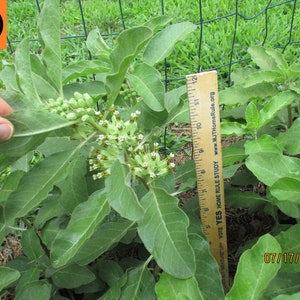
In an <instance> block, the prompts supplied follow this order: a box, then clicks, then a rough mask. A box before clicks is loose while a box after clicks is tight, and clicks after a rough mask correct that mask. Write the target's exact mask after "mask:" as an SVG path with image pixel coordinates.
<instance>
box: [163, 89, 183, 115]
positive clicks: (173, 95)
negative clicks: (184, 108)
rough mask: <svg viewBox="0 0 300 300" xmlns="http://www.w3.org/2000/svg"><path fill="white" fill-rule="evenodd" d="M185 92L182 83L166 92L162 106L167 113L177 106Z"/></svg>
mask: <svg viewBox="0 0 300 300" xmlns="http://www.w3.org/2000/svg"><path fill="white" fill-rule="evenodd" d="M186 92H187V91H186V85H183V86H180V87H178V88H175V89H172V90H171V91H169V92H167V93H166V96H165V105H164V106H165V108H166V110H167V111H168V112H169V113H171V112H172V111H173V110H174V109H176V107H178V105H179V104H180V99H181V97H182V96H183V95H185V94H186Z"/></svg>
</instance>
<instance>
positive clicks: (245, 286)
mask: <svg viewBox="0 0 300 300" xmlns="http://www.w3.org/2000/svg"><path fill="white" fill-rule="evenodd" d="M269 252H272V253H273V252H274V253H279V252H281V248H280V245H279V243H278V242H277V241H276V239H275V238H274V237H272V236H271V235H270V234H266V235H264V236H262V237H261V238H259V240H258V241H257V243H256V244H255V245H254V246H253V247H252V248H251V249H249V250H246V251H245V252H244V253H243V254H242V256H241V257H240V261H239V264H238V268H237V271H236V274H235V277H234V283H233V286H232V288H231V290H230V291H229V293H228V294H227V295H226V300H231V299H234V300H235V299H253V300H254V299H261V298H260V296H261V294H262V292H263V291H264V290H265V289H266V288H267V286H268V284H269V283H270V281H271V280H272V279H273V278H274V277H275V275H276V274H277V272H278V270H279V269H280V265H281V264H280V263H275V264H272V263H266V262H265V261H264V254H265V253H269Z"/></svg>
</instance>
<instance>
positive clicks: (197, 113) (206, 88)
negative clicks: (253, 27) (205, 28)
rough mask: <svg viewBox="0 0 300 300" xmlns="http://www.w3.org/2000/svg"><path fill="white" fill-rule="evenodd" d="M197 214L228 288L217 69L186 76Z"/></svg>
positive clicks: (225, 286) (225, 287)
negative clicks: (197, 206)
mask: <svg viewBox="0 0 300 300" xmlns="http://www.w3.org/2000/svg"><path fill="white" fill-rule="evenodd" d="M186 79H187V90H188V99H189V109H190V119H191V125H192V137H193V147H194V161H195V165H196V174H197V188H198V198H199V206H200V217H201V223H202V228H203V232H204V233H205V235H206V236H207V238H208V241H209V243H210V248H211V252H212V254H213V256H214V257H215V258H216V260H217V262H218V264H219V268H220V272H221V275H222V279H223V285H224V289H225V290H228V285H229V277H228V258H227V237H226V216H225V200H224V182H223V174H222V170H223V165H222V148H221V134H220V112H219V102H218V81H217V72H216V71H210V72H204V73H198V74H192V75H188V76H187V77H186Z"/></svg>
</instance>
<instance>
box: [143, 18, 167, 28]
mask: <svg viewBox="0 0 300 300" xmlns="http://www.w3.org/2000/svg"><path fill="white" fill-rule="evenodd" d="M171 21H172V18H171V17H169V16H165V15H164V16H158V17H154V18H151V19H150V20H148V21H147V22H146V23H145V24H144V26H147V27H149V28H151V30H153V31H157V30H159V29H160V28H161V27H164V26H166V25H167V24H168V23H170V22H171Z"/></svg>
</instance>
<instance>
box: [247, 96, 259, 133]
mask: <svg viewBox="0 0 300 300" xmlns="http://www.w3.org/2000/svg"><path fill="white" fill-rule="evenodd" d="M245 119H246V122H247V128H248V129H258V126H259V121H260V115H259V111H258V109H257V106H256V104H255V103H254V102H253V101H251V102H250V103H249V104H248V105H247V108H246V111H245Z"/></svg>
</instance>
